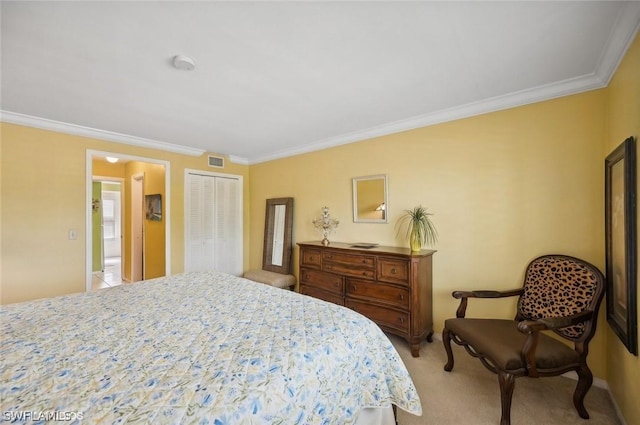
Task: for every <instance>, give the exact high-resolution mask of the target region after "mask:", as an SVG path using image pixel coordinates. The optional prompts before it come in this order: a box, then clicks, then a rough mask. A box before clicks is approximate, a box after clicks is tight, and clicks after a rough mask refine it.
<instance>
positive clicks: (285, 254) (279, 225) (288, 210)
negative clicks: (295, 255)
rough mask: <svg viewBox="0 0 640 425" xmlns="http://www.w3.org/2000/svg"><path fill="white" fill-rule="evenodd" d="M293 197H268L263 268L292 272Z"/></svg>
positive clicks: (277, 271)
mask: <svg viewBox="0 0 640 425" xmlns="http://www.w3.org/2000/svg"><path fill="white" fill-rule="evenodd" d="M292 226H293V198H275V199H267V209H266V213H265V222H264V249H263V250H262V269H263V270H269V271H272V272H276V273H282V274H290V273H291V249H292V240H291V233H292Z"/></svg>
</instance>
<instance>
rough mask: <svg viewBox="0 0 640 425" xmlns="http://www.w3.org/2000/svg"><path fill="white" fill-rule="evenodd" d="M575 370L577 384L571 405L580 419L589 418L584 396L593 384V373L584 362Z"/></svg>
mask: <svg viewBox="0 0 640 425" xmlns="http://www.w3.org/2000/svg"><path fill="white" fill-rule="evenodd" d="M576 372H578V384H577V385H576V390H575V392H574V393H573V405H574V406H575V407H576V410H577V411H578V415H580V417H581V418H582V419H589V412H587V409H585V407H584V398H585V396H586V395H587V392H588V391H589V389H590V388H591V385H592V384H593V374H592V373H591V369H589V366H587V364H586V363H583V364H582V367H581V368H580V369H578V370H577V371H576Z"/></svg>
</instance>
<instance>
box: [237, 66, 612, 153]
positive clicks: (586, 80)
mask: <svg viewBox="0 0 640 425" xmlns="http://www.w3.org/2000/svg"><path fill="white" fill-rule="evenodd" d="M604 86H605V82H604V81H603V80H602V78H600V77H598V76H597V75H596V74H590V75H585V76H582V77H578V78H571V79H567V80H564V81H561V82H558V83H553V84H547V85H543V86H538V87H534V88H531V89H527V90H522V91H519V92H515V93H509V94H506V95H503V96H497V97H492V98H488V99H484V100H481V101H478V102H472V103H467V104H465V105H461V106H457V107H454V108H449V109H444V110H441V111H437V112H433V113H430V114H424V115H418V116H416V117H412V118H408V119H404V120H399V121H394V122H391V123H387V124H383V125H380V126H376V127H371V128H368V129H366V130H362V131H355V132H352V133H346V134H342V135H340V136H336V137H330V138H328V139H324V140H320V141H318V142H315V143H310V144H307V145H304V146H299V147H296V148H294V149H287V150H282V151H278V152H274V153H272V154H269V155H264V156H261V157H257V158H253V159H251V160H250V161H249V163H250V164H257V163H260V162H266V161H272V160H275V159H280V158H286V157H289V156H294V155H300V154H304V153H309V152H313V151H317V150H321V149H328V148H331V147H335V146H340V145H345V144H348V143H353V142H358V141H362V140H367V139H372V138H375V137H381V136H387V135H389V134H394V133H400V132H403V131H409V130H415V129H417V128H421V127H427V126H431V125H435V124H441V123H445V122H449V121H455V120H459V119H462V118H469V117H473V116H476V115H482V114H487V113H490V112H496V111H500V110H503V109H510V108H514V107H517V106H523V105H528V104H531V103H536V102H541V101H544V100H550V99H554V98H557V97H563V96H568V95H572V94H577V93H581V92H585V91H590V90H595V89H599V88H602V87H604Z"/></svg>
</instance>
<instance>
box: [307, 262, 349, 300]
mask: <svg viewBox="0 0 640 425" xmlns="http://www.w3.org/2000/svg"><path fill="white" fill-rule="evenodd" d="M300 283H304V284H306V285H308V286H315V287H317V288H320V289H322V290H324V291H329V292H335V293H336V294H340V297H342V295H343V294H344V284H343V280H342V277H341V276H336V275H333V274H329V273H323V272H321V271H319V270H312V269H300Z"/></svg>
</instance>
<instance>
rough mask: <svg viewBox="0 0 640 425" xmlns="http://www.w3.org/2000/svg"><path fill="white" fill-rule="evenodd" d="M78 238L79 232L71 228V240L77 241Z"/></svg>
mask: <svg viewBox="0 0 640 425" xmlns="http://www.w3.org/2000/svg"><path fill="white" fill-rule="evenodd" d="M76 239H78V233H77V232H76V231H75V230H74V229H69V240H70V241H75V240H76Z"/></svg>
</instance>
